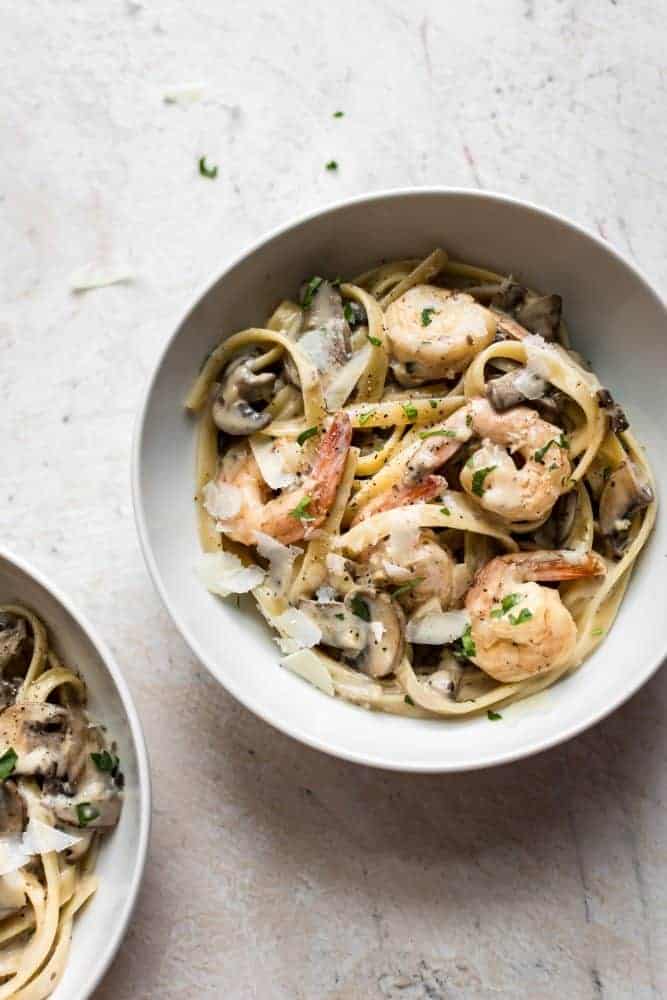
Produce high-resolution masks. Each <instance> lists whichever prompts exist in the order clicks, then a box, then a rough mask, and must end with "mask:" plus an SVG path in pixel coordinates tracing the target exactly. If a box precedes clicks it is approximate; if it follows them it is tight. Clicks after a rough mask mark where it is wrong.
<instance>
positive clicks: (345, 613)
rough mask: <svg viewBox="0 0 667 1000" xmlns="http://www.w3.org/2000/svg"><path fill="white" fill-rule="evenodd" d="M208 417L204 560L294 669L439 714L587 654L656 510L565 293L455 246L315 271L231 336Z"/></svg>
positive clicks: (215, 371) (526, 691) (218, 356)
mask: <svg viewBox="0 0 667 1000" xmlns="http://www.w3.org/2000/svg"><path fill="white" fill-rule="evenodd" d="M186 406H187V408H188V409H189V410H190V411H192V412H193V413H196V414H197V415H198V419H199V433H198V444H197V473H196V476H197V478H196V489H197V495H196V505H197V518H198V524H199V536H200V543H201V548H202V550H203V555H202V557H201V559H200V562H199V573H200V576H201V578H202V580H203V582H204V583H205V585H206V586H207V587H208V588H209V589H210V590H211V591H212V592H214V593H216V594H219V595H221V596H226V595H229V594H239V593H248V592H252V593H253V595H254V597H255V600H256V601H257V604H258V606H259V608H260V610H261V612H262V614H263V615H264V616H265V618H266V619H267V621H268V622H269V623H270V625H271V626H272V627H273V628H274V629H275V630H276V631H277V633H278V636H279V638H278V640H277V641H278V643H279V645H280V647H281V650H282V651H283V653H284V659H283V661H282V662H283V664H284V665H285V666H287V667H289V668H291V669H292V670H294V672H296V673H298V674H300V675H301V676H303V677H305V678H306V679H308V680H310V681H311V682H312V683H314V684H316V685H317V686H318V687H319V688H321V689H322V690H323V691H325V692H326V693H327V694H329V695H333V696H337V697H340V698H343V699H345V700H348V701H350V702H353V703H355V704H358V705H363V706H365V707H367V708H373V709H379V710H382V711H387V712H392V713H397V714H402V715H411V716H419V717H440V718H441V717H443V716H448V717H452V716H461V715H471V714H473V713H478V712H480V711H482V710H484V711H488V712H491V711H492V709H493V708H498V707H499V706H503V705H506V704H508V703H509V702H512V701H515V700H518V699H520V698H525V697H527V696H529V695H531V694H533V693H535V692H537V691H540V690H542V689H544V688H546V687H549V686H550V685H551V684H553V683H554V682H555V681H556V680H558V679H559V678H560V677H562V676H563V675H565V674H567V673H569V672H571V671H572V670H574V669H576V668H577V667H579V666H580V665H581V664H582V663H583V661H584V660H585V659H586V658H587V657H588V656H589V655H590V654H591V652H592V651H593V650H594V649H595V647H596V646H597V645H598V644H599V643H600V642H602V641H603V639H604V637H605V635H606V634H607V632H608V631H609V629H610V627H611V625H612V623H613V620H614V617H615V615H616V612H617V610H618V607H619V605H620V602H621V600H622V598H623V594H624V591H625V588H626V586H627V584H628V581H629V578H630V574H631V571H632V567H633V565H634V562H635V560H636V558H637V556H638V555H639V552H640V551H641V548H642V547H643V545H644V544H645V542H646V540H647V538H648V535H649V533H650V531H651V528H652V525H653V522H654V520H655V499H654V486H653V478H652V475H651V470H650V468H649V466H648V464H647V461H646V458H645V456H644V452H643V449H642V448H641V447H640V446H639V445H638V444H637V442H636V440H635V438H634V436H633V435H632V433H631V431H630V429H629V427H628V423H627V419H626V418H625V415H624V413H623V411H622V410H621V409H620V407H619V406H618V405H617V404H616V403H615V402H614V400H613V398H612V397H611V394H610V393H609V391H608V390H607V389H606V388H605V387H603V386H602V385H601V384H600V382H599V380H598V378H597V377H596V375H595V374H594V372H593V371H591V370H590V368H589V367H588V365H587V364H586V363H585V362H584V361H583V359H582V358H581V357H580V356H579V355H578V354H577V353H576V352H575V351H574V350H572V349H571V347H570V344H569V337H568V333H567V330H566V327H565V324H564V322H563V320H562V317H561V300H560V297H559V296H558V295H553V294H552V295H543V294H541V293H538V292H536V291H534V290H531V289H528V288H525V287H524V286H522V285H520V284H519V283H518V282H516V281H515V280H514V279H513V278H512V277H511V276H510V277H506V276H503V275H499V274H496V273H495V272H492V271H489V270H486V269H483V268H479V267H475V266H472V265H469V264H465V263H462V262H459V261H453V260H450V259H449V258H448V256H447V254H446V253H445V252H444V251H443V250H439V249H438V250H435V251H434V252H433V253H431V254H430V255H429V256H428V257H426V258H425V259H424V260H418V259H406V260H400V261H394V262H390V263H385V264H382V265H381V266H379V267H376V268H374V269H372V270H369V271H367V272H366V273H364V274H362V275H360V276H359V277H357V278H356V279H355V280H354V281H351V282H347V281H346V282H340V281H328V280H325V279H323V278H322V277H320V276H316V277H314V278H312V279H310V280H309V281H308V282H306V283H305V284H304V286H303V287H302V289H301V291H300V295H299V300H298V301H291V300H285V301H284V302H282V303H281V304H280V305H279V306H278V308H277V309H276V310H275V312H274V313H273V315H272V316H271V317H270V318H269V319H268V321H267V323H266V326H265V327H263V328H259V327H253V328H250V329H247V330H243V331H241V332H239V333H235V334H233V335H231V336H229V337H226V338H225V339H224V340H223V341H222V342H221V343H220V345H219V346H218V347H216V348H215V349H214V350H213V351H212V353H211V354H210V356H209V357H208V358H207V360H206V361H205V363H204V365H203V367H202V369H201V372H200V374H199V376H198V378H197V379H196V381H195V383H194V385H193V387H192V389H191V391H190V394H189V396H188V398H187V400H186Z"/></svg>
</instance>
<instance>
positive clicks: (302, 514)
mask: <svg viewBox="0 0 667 1000" xmlns="http://www.w3.org/2000/svg"><path fill="white" fill-rule="evenodd" d="M309 506H310V497H309V496H308V495H307V494H306V496H305V497H302V498H301V500H299V502H298V504H297V505H296V507H295V508H294V510H291V511H290V512H289V516H290V517H295V518H296V519H297V520H298V521H314V520H315V518H314V517H313V515H312V514H309V513H308V508H309Z"/></svg>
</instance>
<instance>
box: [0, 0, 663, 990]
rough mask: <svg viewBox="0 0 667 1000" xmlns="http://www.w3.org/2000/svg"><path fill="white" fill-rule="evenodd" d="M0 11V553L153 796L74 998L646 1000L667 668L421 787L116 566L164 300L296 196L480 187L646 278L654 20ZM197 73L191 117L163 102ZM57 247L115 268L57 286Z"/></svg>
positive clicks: (649, 8)
mask: <svg viewBox="0 0 667 1000" xmlns="http://www.w3.org/2000/svg"><path fill="white" fill-rule="evenodd" d="M0 13H1V14H2V26H3V27H2V32H1V34H0V67H1V69H0V78H1V79H2V82H3V86H2V88H1V90H0V130H1V131H0V164H1V165H2V166H1V168H0V169H1V174H0V219H1V220H2V231H3V250H2V252H1V262H2V277H1V279H0V348H1V351H2V364H1V366H0V401H1V404H0V405H1V409H0V415H1V416H2V421H3V425H4V434H3V443H2V462H1V465H0V468H2V479H1V480H0V538H1V539H2V542H3V543H6V544H8V545H10V546H12V547H14V548H15V549H16V550H17V551H18V552H19V553H22V554H24V555H25V556H27V557H28V558H29V559H31V560H33V561H35V562H36V563H37V564H38V565H39V566H40V567H41V568H42V569H43V570H44V571H45V572H46V573H47V574H49V575H50V576H51V577H52V578H53V579H54V580H55V581H56V582H57V583H58V584H60V585H61V586H62V587H63V588H65V589H66V590H67V592H68V593H69V594H71V596H72V598H73V599H74V600H76V602H77V603H78V604H79V605H80V606H81V607H83V608H84V609H85V610H86V611H87V612H88V613H89V614H90V615H91V617H92V618H93V619H94V620H95V622H96V623H97V624H98V625H99V626H100V628H101V630H102V632H103V633H104V635H105V636H106V638H107V639H108V641H109V642H110V644H111V645H112V646H113V648H114V651H115V652H116V654H117V655H118V658H119V660H120V663H121V666H122V667H123V668H124V670H125V673H126V676H127V678H128V680H129V683H130V686H131V688H132V690H133V692H134V694H135V696H136V699H137V702H138V706H139V710H140V712H141V715H142V718H143V721H144V724H145V727H146V734H147V738H148V743H149V749H150V750H151V752H152V764H153V774H154V780H155V805H156V808H155V817H154V833H153V844H152V857H151V860H150V862H149V868H148V874H147V878H146V883H145V888H144V891H143V894H142V897H141V900H140V904H139V908H138V911H137V915H136V920H135V922H134V925H133V927H132V930H131V932H130V933H129V935H128V937H127V939H126V943H125V945H124V947H123V949H122V951H121V954H120V956H119V957H118V959H117V961H116V963H115V965H114V967H113V969H112V971H111V972H110V974H109V976H108V978H107V981H106V983H105V985H104V986H103V987H102V989H101V990H100V991H99V993H98V995H97V996H98V1000H149V998H152V997H158V996H159V997H161V998H162V1000H186V998H191V997H195V996H196V997H206V998H208V997H210V998H213V997H218V996H225V997H234V998H262V1000H263V998H265V997H271V998H273V997H275V998H279V1000H288V998H289V1000H291V998H299V1000H302V998H303V1000H311V998H326V1000H365V998H369V1000H370V998H375V997H378V998H392V1000H398V998H400V1000H426V998H450V997H465V998H468V997H486V996H489V997H492V996H511V997H513V998H526V1000H528V998H530V1000H535V998H541V997H549V998H551V997H558V998H563V997H567V998H579V997H581V998H589V997H590V998H596V997H606V998H623V997H629V996H632V997H633V998H634V997H636V998H640V1000H643V998H652V997H662V996H667V966H666V964H665V960H664V955H665V948H666V946H667V917H665V913H666V912H667V911H666V909H665V905H666V903H667V890H666V889H665V875H666V873H667V829H666V821H665V808H664V806H665V801H664V800H665V794H666V793H667V778H666V777H665V768H664V765H665V760H666V758H667V736H665V732H666V728H665V722H666V719H665V714H666V713H665V696H666V694H667V677H666V676H665V675H662V676H658V677H657V678H655V679H654V680H653V681H652V682H651V683H650V684H649V685H648V686H647V687H646V688H645V689H644V691H642V692H641V693H640V694H639V695H638V696H637V697H636V698H634V699H633V700H632V701H631V702H630V703H629V704H628V705H627V706H625V707H624V708H623V709H622V710H621V711H619V712H618V713H616V715H614V716H613V717H612V718H611V719H609V720H607V721H606V722H605V723H603V724H602V725H600V726H598V727H597V728H596V729H595V730H593V731H592V732H591V733H589V734H587V735H585V736H583V737H581V738H579V739H577V740H575V741H573V742H572V743H570V744H569V745H568V746H565V747H563V748H560V749H558V750H555V751H552V752H550V753H548V754H545V755H543V756H541V757H539V758H536V759H535V760H532V761H527V762H524V763H522V764H519V765H514V766H512V767H507V768H503V769H500V770H496V771H492V772H488V773H481V774H472V775H465V776H461V777H447V778H438V777H424V778H422V777H407V776H406V777H402V776H399V775H391V774H383V773H377V772H371V771H367V770H364V769H362V768H359V767H355V766H352V765H347V764H342V763H338V762H336V761H333V760H329V759H327V758H325V757H322V756H320V755H319V754H317V753H315V752H312V751H309V750H306V749H303V748H301V747H300V746H298V745H296V744H294V743H293V742H291V741H290V740H289V739H287V738H285V737H283V736H281V735H279V734H277V733H275V732H273V731H272V730H270V729H269V728H267V727H266V726H265V725H264V724H262V723H260V722H258V721H256V720H255V719H254V718H252V717H250V716H249V715H248V714H247V713H246V712H245V711H244V710H242V709H241V708H239V707H238V705H236V704H235V703H234V702H233V701H232V700H231V699H230V698H229V697H228V696H227V695H226V694H225V692H224V691H222V690H221V689H220V688H218V687H217V686H216V685H215V683H214V682H213V681H212V680H211V679H210V678H209V677H208V675H206V674H205V673H204V671H203V670H202V668H200V667H199V666H198V665H197V664H196V663H195V662H193V660H192V657H191V656H190V655H189V654H188V652H187V650H186V649H185V647H184V645H183V643H182V642H181V640H180V638H179V636H178V635H177V634H176V633H175V631H174V629H173V628H172V627H171V625H170V623H169V621H168V620H167V617H166V615H165V613H164V612H163V611H162V609H161V607H160V605H159V604H158V601H157V598H156V597H155V594H154V592H153V590H152V587H151V585H150V582H149V580H148V577H147V574H146V572H145V571H144V568H143V565H142V562H141V558H140V555H139V551H138V548H137V543H136V539H135V534H134V527H133V523H132V516H131V509H130V498H129V484H128V479H129V472H128V460H129V443H130V434H131V429H132V423H133V416H134V412H135V409H136V405H137V403H138V400H139V397H140V394H141V391H142V388H143V385H144V383H145V380H146V377H147V374H148V372H149V370H150V367H151V365H152V363H153V360H154V358H155V357H156V354H157V352H158V350H159V348H160V346H161V344H162V343H163V342H164V339H165V337H166V336H167V334H168V333H169V331H170V327H171V324H172V322H173V319H174V317H175V316H176V315H177V314H178V313H179V311H180V309H181V308H182V306H183V304H184V302H185V300H186V299H187V298H188V297H189V295H190V293H191V291H192V290H193V288H194V287H196V285H197V284H198V283H199V282H201V281H202V280H203V279H204V278H205V277H206V276H207V275H208V274H209V272H210V271H211V270H212V268H213V267H214V266H215V265H217V264H218V263H219V262H220V261H221V259H223V258H224V257H225V256H227V255H230V254H232V253H234V252H235V251H236V250H237V249H238V248H239V247H240V246H242V245H244V244H246V243H248V242H250V241H251V240H252V239H254V238H255V237H257V236H258V235H260V234H261V233H262V232H263V231H264V230H266V229H268V228H270V227H271V226H273V225H274V224H277V223H279V222H282V221H284V220H286V219H287V218H288V217H290V216H291V215H293V214H294V213H297V212H300V211H302V210H306V209H309V208H313V207H316V206H318V205H320V204H322V203H324V202H326V201H331V200H334V199H337V198H339V197H342V196H345V195H347V194H352V193H356V192H359V191H363V190H368V189H371V190H372V189H379V188H383V187H389V186H398V185H406V184H422V183H423V184H428V183H447V184H453V185H479V186H484V187H488V188H492V189H498V190H503V191H506V192H508V193H511V194H517V195H519V196H522V197H528V198H532V199H534V200H537V201H540V202H542V203H544V204H546V205H547V206H550V207H553V208H555V209H557V210H560V211H563V212H565V213H566V214H568V215H571V216H574V217H575V218H577V219H578V220H579V221H581V222H583V223H584V224H587V225H589V226H590V227H591V228H593V229H596V230H597V231H598V232H600V233H602V234H603V235H604V236H606V237H607V238H609V239H610V240H612V242H614V243H616V244H617V245H618V246H620V247H621V249H623V250H624V251H626V252H627V253H629V254H630V256H631V257H632V258H633V259H634V260H635V261H636V262H637V263H638V264H639V265H640V266H641V267H643V268H644V269H645V270H646V271H647V272H648V273H649V275H650V276H651V277H652V278H653V279H654V280H655V281H656V283H657V284H658V287H660V288H664V287H665V283H666V279H667V263H666V261H667V254H666V253H665V250H666V246H665V244H666V237H665V233H666V232H667V225H666V223H667V218H666V212H665V208H664V200H663V199H664V192H665V181H664V176H665V167H666V163H665V138H666V132H667V125H666V122H667V117H666V116H665V81H664V68H663V66H664V51H663V50H664V6H663V5H662V4H661V3H659V2H658V0H652V2H636V3H633V4H630V2H629V0H605V2H603V0H586V2H584V0H579V2H570V3H566V2H562V3H561V2H556V0H516V2H512V0H505V2H500V0H498V2H493V0H486V2H484V0H468V2H465V3H464V2H449V3H443V2H442V0H438V2H435V0H434V2H426V0H413V2H412V3H411V4H403V5H401V4H399V3H397V2H395V0H384V2H374V3H370V2H369V3H365V4H360V3H358V2H355V3H353V2H351V0H342V2H339V3H337V4H330V3H325V2H324V0H311V2H310V3H308V4H303V5H300V4H299V5H297V4H295V3H294V2H292V3H289V2H288V0H275V2H273V3H272V4H267V3H260V2H258V0H250V2H248V0H246V2H245V3H241V2H227V3H224V4H223V3H217V2H215V0H194V2H192V3H185V2H181V0H179V2H163V3H158V2H153V3H151V2H146V3H138V2H129V0H127V2H123V0H115V2H111V0H107V2H102V0H87V2H84V0H80V2H78V3H77V2H73V0H69V2H65V0H32V2H31V3H30V4H20V5H19V4H10V2H9V0H4V2H2V3H0ZM198 81H204V82H205V83H206V85H207V86H206V91H205V97H204V100H203V101H201V102H199V103H195V104H190V105H187V106H180V105H165V104H164V103H163V101H162V95H163V93H165V92H166V91H168V90H171V89H172V88H173V87H175V86H177V85H180V84H184V83H190V82H198ZM338 108H340V109H342V110H344V111H345V112H346V117H345V118H343V119H340V120H334V119H333V118H332V117H331V114H332V112H333V111H335V110H336V109H338ZM202 154H207V155H208V158H209V159H208V162H209V163H217V164H219V167H220V171H219V175H218V177H217V179H216V180H214V181H209V180H206V179H204V178H201V177H200V176H199V175H198V173H197V158H198V157H199V156H200V155H202ZM331 158H335V159H336V160H338V161H339V163H340V170H339V171H338V173H332V172H327V171H326V170H325V169H324V164H325V162H326V161H327V160H329V159H331ZM88 264H94V265H96V266H100V267H101V266H104V267H110V266H113V267H114V268H119V269H122V270H124V269H126V268H127V267H130V268H131V270H132V271H133V272H134V273H135V274H136V280H135V281H134V283H132V284H129V285H119V286H116V287H112V288H108V289H102V290H100V291H94V292H89V293H87V294H85V295H73V294H71V293H70V292H69V289H68V280H69V276H70V274H71V273H72V272H74V271H76V270H78V269H79V268H80V267H81V266H82V265H88ZM640 641H641V637H640V636H638V642H640Z"/></svg>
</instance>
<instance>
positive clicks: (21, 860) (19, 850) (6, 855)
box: [0, 836, 31, 876]
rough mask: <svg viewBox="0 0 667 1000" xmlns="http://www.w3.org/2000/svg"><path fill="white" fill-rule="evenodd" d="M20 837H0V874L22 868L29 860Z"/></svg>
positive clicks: (6, 873)
mask: <svg viewBox="0 0 667 1000" xmlns="http://www.w3.org/2000/svg"><path fill="white" fill-rule="evenodd" d="M30 857H31V855H30V854H29V853H27V852H26V850H25V849H24V847H23V843H22V840H21V838H20V837H18V836H14V837H0V876H2V875H9V874H10V872H16V871H18V870H19V868H23V866H24V865H27V864H28V862H29V861H30Z"/></svg>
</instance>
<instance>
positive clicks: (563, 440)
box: [556, 432, 570, 448]
mask: <svg viewBox="0 0 667 1000" xmlns="http://www.w3.org/2000/svg"><path fill="white" fill-rule="evenodd" d="M556 443H557V445H558V447H559V448H569V447H570V442H569V441H568V439H567V437H566V436H565V432H563V433H562V434H561V436H560V437H559V438H558V441H557V442H556Z"/></svg>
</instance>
